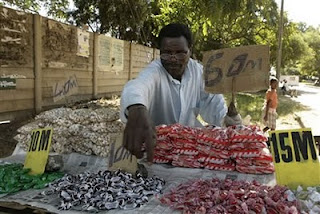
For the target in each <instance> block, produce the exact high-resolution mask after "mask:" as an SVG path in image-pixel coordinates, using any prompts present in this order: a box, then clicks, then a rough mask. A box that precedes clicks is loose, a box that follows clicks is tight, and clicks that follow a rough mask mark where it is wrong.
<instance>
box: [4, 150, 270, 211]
mask: <svg viewBox="0 0 320 214" xmlns="http://www.w3.org/2000/svg"><path fill="white" fill-rule="evenodd" d="M18 151H19V152H17V149H16V151H15V152H14V154H13V155H12V156H10V157H8V158H4V159H0V164H1V161H2V162H3V161H6V162H15V163H23V162H24V158H25V153H22V152H20V150H18ZM63 160H64V167H63V169H62V171H63V172H65V173H70V174H79V173H82V172H84V171H92V172H96V171H98V170H105V169H107V166H108V158H101V157H97V156H86V155H80V154H77V153H71V154H69V155H63ZM141 162H142V163H143V161H141ZM145 167H146V168H147V170H148V173H149V176H152V175H157V176H159V177H162V178H164V179H165V181H166V185H165V189H164V192H167V191H169V190H170V189H171V188H173V187H175V186H177V185H179V184H181V183H184V182H186V181H188V180H191V179H200V178H201V179H212V178H219V179H225V178H226V177H229V176H230V177H231V178H233V179H238V180H246V181H252V180H257V181H259V182H260V183H263V184H266V185H271V186H273V185H275V179H274V175H273V174H270V175H251V174H242V173H238V172H227V171H214V170H208V169H191V168H181V167H173V166H170V165H165V164H153V165H151V166H148V165H147V164H145ZM42 191H44V189H41V190H34V189H31V190H27V191H21V192H18V193H16V194H12V195H0V202H17V203H19V204H21V205H30V206H34V207H39V208H43V209H46V210H47V211H49V212H52V213H59V214H63V213H65V214H69V213H70V214H71V213H74V214H75V213H88V212H81V211H78V210H68V211H61V210H58V209H57V207H58V205H59V204H60V199H59V198H58V196H57V195H53V196H52V195H51V196H43V195H40V194H39V193H41V192H42ZM99 213H108V214H113V213H130V214H135V213H136V214H141V213H150V214H160V213H180V211H174V210H172V209H171V208H169V207H168V206H165V205H161V203H160V202H159V200H158V199H157V198H156V197H152V198H151V199H150V201H149V202H148V203H147V204H146V205H144V206H142V207H140V208H137V209H134V210H119V209H115V210H111V211H101V212H99Z"/></svg>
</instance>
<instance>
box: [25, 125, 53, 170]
mask: <svg viewBox="0 0 320 214" xmlns="http://www.w3.org/2000/svg"><path fill="white" fill-rule="evenodd" d="M51 139H52V128H44V129H35V130H32V133H31V140H30V144H29V148H28V153H27V156H26V160H25V163H24V168H30V169H31V174H42V173H43V172H44V169H45V167H46V164H47V160H48V155H49V151H50V146H51Z"/></svg>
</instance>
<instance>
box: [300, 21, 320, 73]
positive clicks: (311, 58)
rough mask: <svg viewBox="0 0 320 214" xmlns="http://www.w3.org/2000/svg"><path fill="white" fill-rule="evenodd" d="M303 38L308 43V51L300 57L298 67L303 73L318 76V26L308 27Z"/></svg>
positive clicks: (319, 37)
mask: <svg viewBox="0 0 320 214" xmlns="http://www.w3.org/2000/svg"><path fill="white" fill-rule="evenodd" d="M303 38H304V40H305V42H306V43H307V44H308V52H306V54H305V55H304V56H303V57H302V58H301V63H300V65H299V68H300V69H301V72H302V73H303V74H307V75H313V76H317V77H319V78H320V27H318V28H313V27H309V28H308V29H307V30H306V31H305V32H304V33H303Z"/></svg>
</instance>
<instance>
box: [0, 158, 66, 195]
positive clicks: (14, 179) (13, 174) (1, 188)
mask: <svg viewBox="0 0 320 214" xmlns="http://www.w3.org/2000/svg"><path fill="white" fill-rule="evenodd" d="M29 171H30V169H24V168H23V165H22V164H17V163H14V164H3V165H0V194H3V193H14V192H18V191H21V190H27V189H31V188H35V189H41V188H44V187H45V186H46V185H47V184H48V183H50V182H52V181H54V180H56V179H58V178H61V177H62V176H63V173H60V172H53V173H44V174H42V175H29V174H28V173H29Z"/></svg>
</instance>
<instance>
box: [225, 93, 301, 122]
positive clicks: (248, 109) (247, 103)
mask: <svg viewBox="0 0 320 214" xmlns="http://www.w3.org/2000/svg"><path fill="white" fill-rule="evenodd" d="M264 99H265V92H257V93H239V94H237V95H236V103H237V110H238V112H239V113H240V115H241V116H242V118H244V117H245V116H247V115H250V116H251V121H252V122H253V123H258V122H261V114H262V107H263V104H264ZM230 100H231V96H230V95H229V96H226V101H227V104H229V102H230ZM278 101H279V103H278V108H277V113H278V115H279V117H282V116H286V115H288V114H292V113H294V112H298V111H302V110H305V109H306V107H305V106H304V105H301V104H300V103H298V102H295V101H293V100H292V99H290V98H289V97H287V96H283V95H278Z"/></svg>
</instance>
